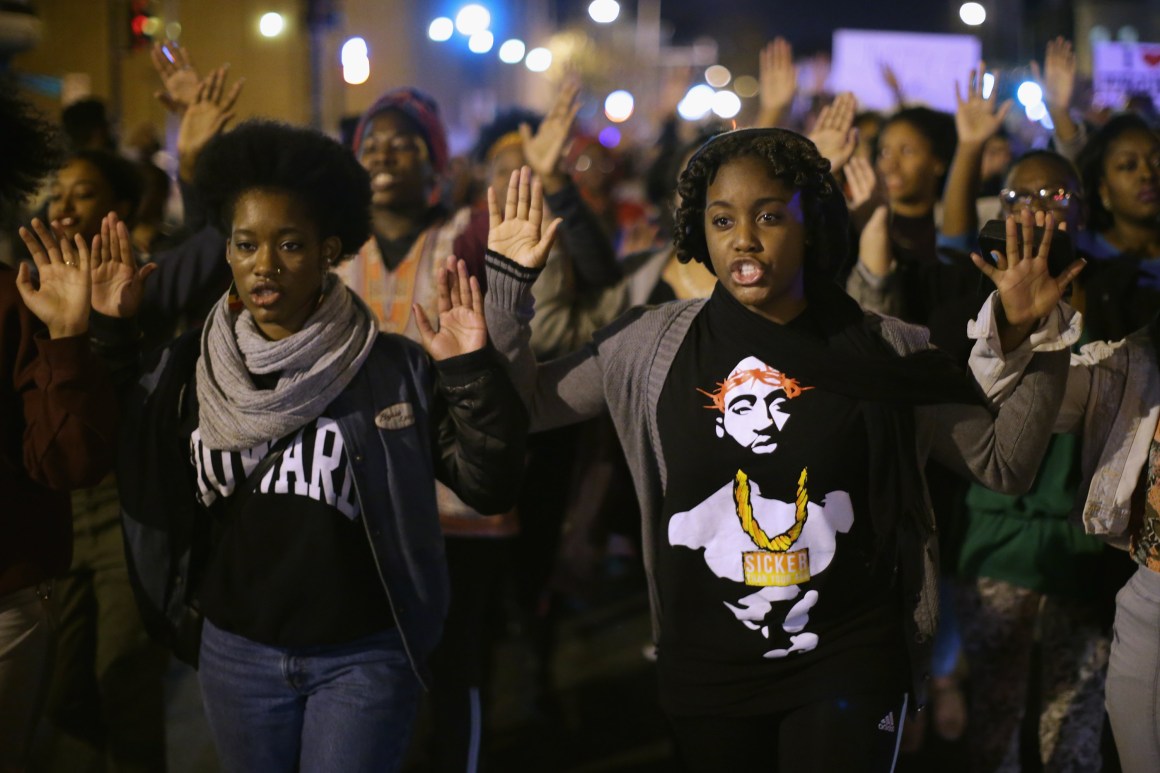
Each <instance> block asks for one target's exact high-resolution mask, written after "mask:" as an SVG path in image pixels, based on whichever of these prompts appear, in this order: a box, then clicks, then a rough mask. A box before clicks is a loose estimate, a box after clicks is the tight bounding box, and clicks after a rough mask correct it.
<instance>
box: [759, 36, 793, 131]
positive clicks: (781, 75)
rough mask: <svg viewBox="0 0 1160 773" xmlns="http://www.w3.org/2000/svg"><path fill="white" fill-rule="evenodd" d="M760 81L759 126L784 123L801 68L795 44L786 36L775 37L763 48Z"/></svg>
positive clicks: (760, 60)
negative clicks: (796, 56)
mask: <svg viewBox="0 0 1160 773" xmlns="http://www.w3.org/2000/svg"><path fill="white" fill-rule="evenodd" d="M758 64H759V71H758V82H759V91H758V96H759V97H760V103H761V109H760V112H759V113H758V122H757V123H758V126H765V127H774V126H777V124H779V123H781V121H782V119H784V118H785V114H786V113H787V112H788V111H789V108H790V106H791V105H792V104H793V98H794V96H796V95H797V67H796V66H795V65H794V63H793V47H792V46H791V45H790V44H789V41H787V40H786V39H785V38H781V37H778V38H774V39H773V40H772V41H771V42H769V43H767V44H766V45H765V48H763V49H761V56H760V57H759V63H758Z"/></svg>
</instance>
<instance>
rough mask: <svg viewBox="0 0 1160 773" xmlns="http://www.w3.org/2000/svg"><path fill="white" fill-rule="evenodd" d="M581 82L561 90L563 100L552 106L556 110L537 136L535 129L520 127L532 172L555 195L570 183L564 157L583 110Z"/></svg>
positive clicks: (569, 83) (568, 83) (567, 81)
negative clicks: (581, 105)
mask: <svg viewBox="0 0 1160 773" xmlns="http://www.w3.org/2000/svg"><path fill="white" fill-rule="evenodd" d="M579 94H580V81H579V79H578V78H576V77H568V78H566V79H565V80H564V85H563V87H562V88H561V89H560V94H559V96H557V97H556V101H555V102H553V103H552V109H551V110H549V111H548V114H547V115H546V116H544V120H543V121H541V122H540V127H539V129H537V130H536V133H535V134H534V135H533V134H532V130H531V127H529V126H528V125H527V124H526V123H525V124H520V137H522V138H523V141H524V159H525V160H526V161H527V162H528V166H530V167H531V168H532V172H533V173H535V175H536V176H537V177H539V178H540V180H541V182H543V184H544V186H545V187H546V188H547V189H548V192H549V193H554V192H555V191H556V190H559V188H560V187H562V186H563V184H564V183H565V182H566V180H565V177H564V173H563V172H562V171H561V170H560V157H561V156H562V155H563V154H564V148H565V146H566V145H567V144H568V136H569V135H570V134H571V133H572V123H573V122H574V121H575V120H576V113H577V112H579V110H580V100H579V98H578V97H579Z"/></svg>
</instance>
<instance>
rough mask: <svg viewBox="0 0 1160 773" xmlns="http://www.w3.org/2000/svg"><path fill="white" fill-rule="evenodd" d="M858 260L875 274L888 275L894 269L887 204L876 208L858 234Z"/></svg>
mask: <svg viewBox="0 0 1160 773" xmlns="http://www.w3.org/2000/svg"><path fill="white" fill-rule="evenodd" d="M858 262H859V263H861V264H862V265H863V266H865V267H866V268H867V270H869V271H870V273H871V274H873V275H874V276H880V277H881V276H886V275H887V274H889V273H890V272H891V271H893V270H894V252H893V250H892V249H891V248H890V210H889V209H888V208H887V207H886V205H885V204H883V205H881V206H879V207H877V208H875V209H874V211H873V212H872V213H871V214H870V217H869V219H868V220H867V221H866V226H865V227H864V228H863V229H862V233H861V234H860V235H859V236H858Z"/></svg>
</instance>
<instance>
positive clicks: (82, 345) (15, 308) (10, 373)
mask: <svg viewBox="0 0 1160 773" xmlns="http://www.w3.org/2000/svg"><path fill="white" fill-rule="evenodd" d="M116 422H117V406H116V396H115V394H114V391H113V386H112V383H111V382H110V380H109V376H108V374H107V373H106V371H105V369H104V367H103V366H102V365H101V363H99V362H98V361H97V359H96V358H95V357H94V356H93V354H92V353H91V352H90V351H89V341H88V337H87V336H74V337H70V338H59V339H56V340H52V339H50V338H49V337H48V333H47V331H46V330H45V329H44V325H42V324H41V323H40V321H39V320H38V319H37V318H36V317H35V316H34V315H33V314H32V312H30V311H29V310H28V307H27V306H25V305H24V302H23V301H22V300H21V298H20V293H19V292H17V290H16V272H15V271H13V270H12V269H10V268H7V267H0V499H2V501H3V504H0V596H3V595H5V594H7V593H10V592H12V591H15V590H17V589H20V588H24V587H27V586H29V585H34V584H36V583H38V582H40V581H42V580H45V579H48V578H50V577H54V576H57V575H60V574H63V573H64V572H65V571H67V570H68V567H69V564H70V562H71V561H72V523H71V511H70V509H69V495H68V492H69V490H71V489H75V488H82V487H86V486H93V485H96V484H97V483H98V482H99V481H100V480H101V478H103V477H104V476H105V474H106V473H107V472H108V471H109V470H110V468H111V467H112V462H113V449H114V447H115V445H114V444H115V442H116V430H117V423H116Z"/></svg>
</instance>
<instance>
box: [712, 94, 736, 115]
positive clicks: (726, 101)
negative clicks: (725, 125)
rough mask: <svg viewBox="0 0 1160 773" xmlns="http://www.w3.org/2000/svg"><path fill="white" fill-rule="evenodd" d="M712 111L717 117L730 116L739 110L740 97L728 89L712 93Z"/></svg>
mask: <svg viewBox="0 0 1160 773" xmlns="http://www.w3.org/2000/svg"><path fill="white" fill-rule="evenodd" d="M713 112H714V113H715V114H716V115H717V116H718V117H719V118H732V117H734V116H735V115H737V114H738V113H740V112H741V98H740V97H738V96H737V95H736V94H734V93H733V92H732V91H729V90H728V89H725V90H722V91H718V92H717V93H716V94H714V95H713Z"/></svg>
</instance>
